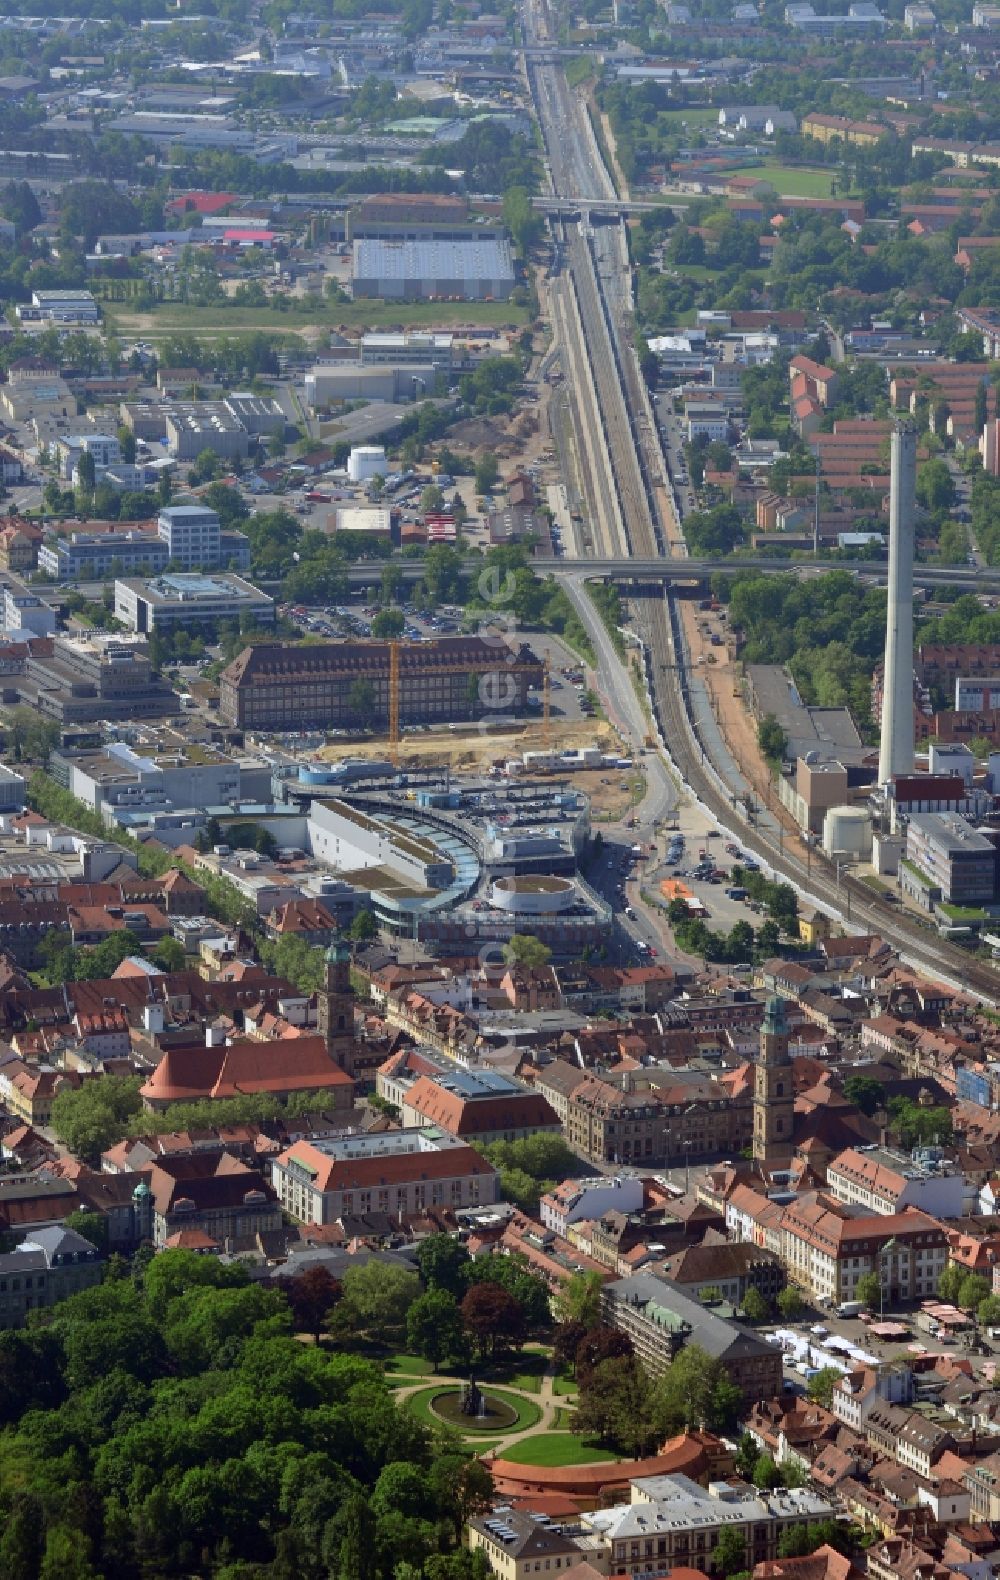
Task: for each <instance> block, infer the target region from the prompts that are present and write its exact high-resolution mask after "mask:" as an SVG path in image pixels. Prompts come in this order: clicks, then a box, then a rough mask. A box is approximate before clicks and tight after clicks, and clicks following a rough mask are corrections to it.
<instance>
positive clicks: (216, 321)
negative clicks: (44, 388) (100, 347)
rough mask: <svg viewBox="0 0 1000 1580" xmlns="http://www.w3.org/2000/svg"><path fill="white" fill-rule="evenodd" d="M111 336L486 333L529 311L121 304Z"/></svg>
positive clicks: (467, 305) (468, 305)
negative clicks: (135, 308)
mask: <svg viewBox="0 0 1000 1580" xmlns="http://www.w3.org/2000/svg"><path fill="white" fill-rule="evenodd" d="M105 317H106V320H107V325H108V330H109V332H114V333H116V334H120V335H129V334H142V335H143V336H144V337H146V338H147V339H148V338H153V339H155V338H156V337H157V336H165V335H174V334H203V333H210V334H213V335H228V334H242V333H246V332H247V331H248V330H258V329H259V330H267V331H269V332H271V333H275V334H281V333H284V334H287V335H294V334H300V333H302V332H304V331H308V330H309V329H313V328H315V329H323V328H336V327H338V326H340V325H343V326H344V327H345V328H348V329H388V328H390V327H391V326H392V325H394V324H401V325H403V327H404V328H408V329H420V328H425V327H426V328H448V327H450V326H452V327H460V328H462V327H465V326H466V325H468V326H476V327H480V328H484V329H500V328H505V327H508V326H509V327H511V328H514V329H520V328H522V327H523V326H524V325H525V324H526V323H527V321H528V313H527V309H526V308H524V307H517V306H515V305H514V303H512V302H369V301H365V302H325V301H324V302H321V303H319V304H307V303H305V302H303V304H302V306H301V308H300V307H291V308H289V309H288V311H287V312H280V311H279V310H278V308H276V307H226V306H219V307H190V306H187V305H186V304H185V303H183V302H164V303H163V304H162V305H161V306H159V307H156V308H154V309H153V310H152V311H151V312H129V310H128V308H127V306H125V305H123V304H114V305H113V306H112V304H110V303H108V304H106V313H105Z"/></svg>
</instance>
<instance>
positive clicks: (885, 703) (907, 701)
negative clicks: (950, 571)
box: [878, 425, 917, 785]
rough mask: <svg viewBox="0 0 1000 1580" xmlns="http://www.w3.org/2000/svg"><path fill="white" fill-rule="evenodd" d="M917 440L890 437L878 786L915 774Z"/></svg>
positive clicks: (899, 431)
mask: <svg viewBox="0 0 1000 1580" xmlns="http://www.w3.org/2000/svg"><path fill="white" fill-rule="evenodd" d="M916 482H917V435H916V433H915V431H914V429H913V428H911V427H909V426H905V425H904V426H900V427H897V428H896V429H895V430H894V431H893V435H892V485H891V491H890V495H889V603H888V607H887V609H886V621H885V673H884V676H883V686H882V741H881V745H880V748H879V757H878V780H879V784H883V785H884V784H888V782H889V780H890V779H891V778H892V776H893V774H909V773H912V772H913V517H914V495H915V492H916Z"/></svg>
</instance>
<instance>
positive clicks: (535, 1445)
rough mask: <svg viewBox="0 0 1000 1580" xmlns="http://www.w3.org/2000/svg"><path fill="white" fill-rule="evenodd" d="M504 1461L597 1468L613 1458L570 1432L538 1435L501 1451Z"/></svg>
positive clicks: (608, 1453)
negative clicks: (596, 1466)
mask: <svg viewBox="0 0 1000 1580" xmlns="http://www.w3.org/2000/svg"><path fill="white" fill-rule="evenodd" d="M503 1458H504V1459H509V1460H511V1461H512V1463H513V1464H515V1465H549V1466H553V1465H599V1464H604V1463H606V1462H607V1461H608V1460H613V1459H616V1458H617V1455H615V1454H612V1453H611V1452H610V1450H609V1449H606V1448H597V1447H595V1446H593V1445H592V1444H590V1443H584V1442H581V1440H580V1438H578V1437H574V1436H573V1434H572V1433H571V1432H539V1433H538V1435H537V1437H526V1438H525V1439H524V1442H523V1443H514V1444H513V1445H512V1447H510V1448H508V1449H505V1450H504V1453H503Z"/></svg>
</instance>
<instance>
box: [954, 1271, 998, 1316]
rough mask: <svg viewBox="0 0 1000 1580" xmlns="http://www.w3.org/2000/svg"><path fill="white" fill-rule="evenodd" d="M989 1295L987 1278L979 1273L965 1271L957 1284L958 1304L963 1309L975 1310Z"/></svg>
mask: <svg viewBox="0 0 1000 1580" xmlns="http://www.w3.org/2000/svg"><path fill="white" fill-rule="evenodd" d="M989 1295H990V1284H989V1280H988V1279H985V1278H983V1277H981V1275H980V1274H979V1273H967V1274H966V1275H965V1277H964V1278H963V1279H962V1282H961V1284H960V1285H959V1289H958V1304H959V1305H960V1306H961V1308H962V1310H963V1311H975V1310H976V1309H977V1308H978V1307H979V1305H980V1304H981V1303H982V1302H983V1301H984V1300H986V1299H987V1298H988V1297H989Z"/></svg>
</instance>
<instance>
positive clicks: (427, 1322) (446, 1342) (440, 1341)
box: [406, 1289, 465, 1371]
mask: <svg viewBox="0 0 1000 1580" xmlns="http://www.w3.org/2000/svg"><path fill="white" fill-rule="evenodd" d="M464 1341H465V1331H464V1328H463V1326H462V1316H461V1312H460V1311H459V1308H458V1301H457V1300H456V1299H455V1296H454V1295H452V1294H449V1292H448V1290H446V1289H428V1290H427V1291H426V1293H425V1294H423V1295H418V1297H417V1299H416V1300H415V1301H414V1302H413V1304H412V1306H411V1307H410V1309H409V1311H408V1312H407V1313H406V1342H407V1344H408V1345H409V1347H410V1349H411V1350H414V1351H415V1353H416V1354H417V1355H421V1356H423V1358H424V1360H427V1361H430V1362H431V1364H432V1366H433V1368H434V1370H435V1371H437V1369H438V1366H439V1365H440V1363H441V1362H442V1361H443V1360H446V1359H447V1358H448V1357H449V1356H455V1357H456V1358H460V1357H461V1355H462V1352H463V1350H464V1348H465V1342H464Z"/></svg>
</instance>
